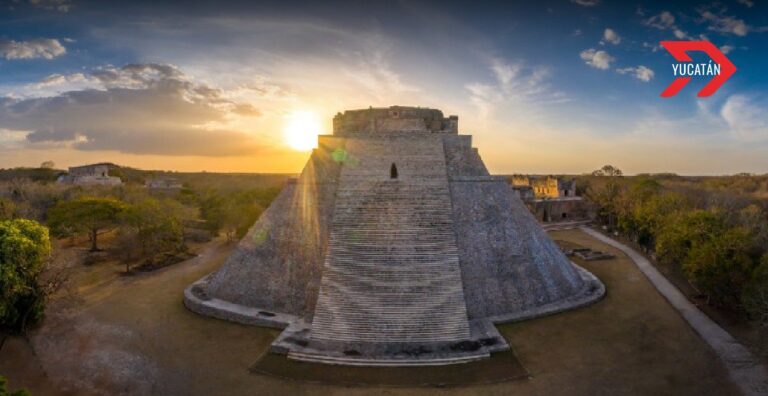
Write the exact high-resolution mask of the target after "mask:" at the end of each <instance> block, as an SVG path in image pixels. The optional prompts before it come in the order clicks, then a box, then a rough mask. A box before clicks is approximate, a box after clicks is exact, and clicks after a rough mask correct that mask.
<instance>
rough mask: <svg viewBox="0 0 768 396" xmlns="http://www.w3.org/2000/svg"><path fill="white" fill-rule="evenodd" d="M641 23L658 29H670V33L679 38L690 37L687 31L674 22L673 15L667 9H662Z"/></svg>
mask: <svg viewBox="0 0 768 396" xmlns="http://www.w3.org/2000/svg"><path fill="white" fill-rule="evenodd" d="M643 24H645V25H646V26H650V27H653V28H656V29H659V30H671V31H672V34H674V35H675V37H676V38H677V39H679V40H683V39H690V36H689V35H688V33H686V32H685V31H684V30H683V29H680V28H679V27H678V26H677V25H676V24H675V16H674V15H672V13H671V12H669V11H662V12H661V13H660V14H658V15H654V16H652V17H650V18H648V19H646V20H645V21H643Z"/></svg>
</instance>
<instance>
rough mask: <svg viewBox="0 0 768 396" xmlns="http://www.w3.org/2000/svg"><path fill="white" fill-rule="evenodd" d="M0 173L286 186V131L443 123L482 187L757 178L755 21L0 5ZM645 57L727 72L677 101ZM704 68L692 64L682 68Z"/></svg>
mask: <svg viewBox="0 0 768 396" xmlns="http://www.w3.org/2000/svg"><path fill="white" fill-rule="evenodd" d="M0 10H2V11H1V12H0V167H11V166H22V165H36V164H39V163H40V162H42V161H45V160H49V159H50V160H54V161H55V162H56V163H57V164H58V165H59V166H69V165H75V164H81V163H84V162H90V161H102V160H107V161H113V162H117V163H121V164H125V165H130V166H136V167H141V168H155V169H178V170H203V169H205V170H209V171H256V172H258V171H261V172H296V171H299V170H300V168H301V166H302V165H303V163H304V162H305V161H306V158H307V154H308V153H307V152H306V151H297V150H295V149H292V148H291V147H290V145H289V144H287V142H286V140H285V137H284V135H285V129H286V125H287V124H290V122H291V117H295V114H299V113H300V114H308V113H311V114H314V115H316V118H317V120H319V121H318V122H319V123H320V125H319V126H318V128H317V130H315V129H312V128H310V129H312V133H318V132H319V133H329V132H330V118H331V117H332V116H333V114H335V113H336V112H337V111H341V110H344V109H353V108H364V107H368V106H388V105H393V104H402V105H421V106H428V107H435V108H439V109H442V110H443V111H444V112H445V113H448V114H457V115H458V116H459V118H460V129H461V130H462V131H463V132H464V133H471V134H473V135H474V136H475V145H476V146H477V147H478V148H479V149H480V153H481V155H482V156H483V158H484V160H485V162H486V164H487V165H488V166H489V168H490V169H491V171H492V172H498V173H513V172H525V173H581V172H587V171H590V170H592V169H595V168H598V167H600V166H602V165H603V164H605V163H611V164H614V165H616V166H618V167H619V168H622V169H624V170H625V171H626V172H628V173H638V172H677V173H681V174H730V173H736V172H742V171H745V172H754V173H766V172H768V155H766V153H768V117H766V116H765V114H766V110H768V90H767V88H768V77H767V76H766V74H765V73H764V71H765V70H768V57H767V56H766V52H767V51H766V48H767V47H768V46H767V45H766V44H768V5H767V4H765V3H760V2H759V1H757V0H754V1H752V0H741V1H737V0H733V1H727V2H698V3H694V2H687V3H685V2H676V3H674V4H673V3H670V2H608V1H598V0H570V1H569V0H561V1H538V2H499V3H494V2H472V3H465V2H421V1H420V2H409V1H401V2H381V3H370V4H364V3H353V2H337V3H334V2H322V3H319V2H292V1H281V2H272V3H270V2H226V1H218V2H183V3H173V2H141V1H134V2H130V3H125V2H123V3H117V2H115V3H112V2H108V1H78V0H32V1H29V0H16V1H14V0H0ZM662 40H708V41H711V42H712V43H714V44H715V45H716V46H718V47H720V48H722V49H723V51H724V52H727V55H728V57H729V58H730V59H731V61H732V62H733V63H734V64H735V65H736V67H737V68H738V71H737V72H736V74H735V75H734V76H733V77H732V78H731V79H730V80H729V81H728V82H726V83H725V85H723V87H722V88H721V89H720V90H719V91H718V92H716V93H715V94H714V95H713V96H711V97H709V98H697V97H696V92H698V90H699V89H700V88H701V87H702V86H703V85H704V84H705V83H706V78H699V79H695V80H694V81H693V82H692V83H691V84H689V86H687V87H685V88H684V89H683V90H682V91H681V92H680V93H679V94H678V95H677V96H676V97H673V98H661V97H659V94H660V93H661V92H662V91H663V90H664V88H665V87H666V86H667V85H668V84H669V83H670V82H671V81H672V80H673V76H672V68H671V64H672V62H673V60H672V58H671V56H670V55H669V54H668V53H667V52H666V51H665V50H663V49H661V48H660V47H659V41H662ZM694 59H695V60H696V61H703V62H706V61H707V60H708V59H707V57H706V56H705V55H697V56H695V57H694Z"/></svg>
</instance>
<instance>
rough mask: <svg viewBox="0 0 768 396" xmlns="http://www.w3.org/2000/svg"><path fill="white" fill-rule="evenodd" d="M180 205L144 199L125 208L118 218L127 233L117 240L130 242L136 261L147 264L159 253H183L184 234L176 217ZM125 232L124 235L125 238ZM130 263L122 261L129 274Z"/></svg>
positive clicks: (166, 201)
mask: <svg viewBox="0 0 768 396" xmlns="http://www.w3.org/2000/svg"><path fill="white" fill-rule="evenodd" d="M180 206H181V205H180V204H178V203H175V202H173V201H170V200H165V201H159V200H157V199H154V198H147V199H145V200H142V201H140V202H137V203H135V204H133V205H131V206H130V207H128V208H127V209H126V210H125V212H124V213H123V214H122V219H123V221H124V224H125V225H126V226H127V227H128V230H126V231H124V232H123V235H122V236H121V237H122V238H124V239H134V240H135V241H136V243H137V244H138V249H139V253H140V257H145V258H149V259H150V260H151V259H152V258H153V257H155V256H157V255H160V254H163V253H171V254H175V253H178V252H180V251H184V250H186V246H185V244H184V230H183V228H182V225H181V220H180V216H179V213H180V211H181V210H182V209H181V208H180ZM126 232H127V233H128V234H126ZM130 262H131V260H130V259H128V260H126V261H125V263H126V264H125V265H126V267H125V271H126V272H130Z"/></svg>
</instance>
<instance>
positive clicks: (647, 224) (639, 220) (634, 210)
mask: <svg viewBox="0 0 768 396" xmlns="http://www.w3.org/2000/svg"><path fill="white" fill-rule="evenodd" d="M631 197H632V204H631V205H630V206H631V208H630V210H629V212H628V213H626V214H625V215H624V216H622V218H621V219H620V220H619V223H620V226H621V228H622V230H623V231H624V232H625V233H627V234H630V235H633V236H634V237H635V238H636V240H637V242H638V243H639V244H640V245H643V246H646V247H653V245H654V242H655V240H656V236H657V235H658V233H659V232H660V231H661V229H662V227H663V226H664V225H665V224H666V223H667V222H668V221H669V219H671V218H674V215H675V214H676V213H680V212H681V211H684V210H687V209H688V207H689V204H688V201H687V200H686V199H685V197H684V196H683V195H681V194H678V193H674V192H667V193H660V194H659V193H648V191H647V190H645V191H637V190H635V192H634V193H633V194H631Z"/></svg>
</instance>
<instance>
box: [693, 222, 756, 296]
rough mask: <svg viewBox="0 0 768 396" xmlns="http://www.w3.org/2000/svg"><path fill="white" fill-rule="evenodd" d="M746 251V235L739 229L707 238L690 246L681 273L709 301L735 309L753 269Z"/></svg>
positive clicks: (747, 238)
mask: <svg viewBox="0 0 768 396" xmlns="http://www.w3.org/2000/svg"><path fill="white" fill-rule="evenodd" d="M748 248H749V235H748V233H747V232H746V231H745V230H744V229H742V228H731V229H728V230H726V231H725V232H719V233H715V234H711V235H708V236H707V237H706V238H704V240H702V241H701V242H699V243H696V244H694V245H693V246H692V247H691V249H690V251H689V252H688V256H687V257H686V258H685V260H684V261H683V272H684V273H685V275H686V277H687V278H688V279H689V280H690V281H691V282H692V283H693V284H694V285H695V286H696V287H697V288H698V289H699V290H700V291H701V292H702V293H704V294H705V295H706V296H707V298H708V300H710V301H713V302H715V303H717V304H719V305H724V306H727V307H730V308H736V307H738V306H739V302H740V298H741V294H742V290H743V288H744V285H746V284H747V282H748V281H749V280H750V277H751V275H752V270H753V267H754V264H753V261H752V258H751V257H749V255H748V254H747V250H748Z"/></svg>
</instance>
